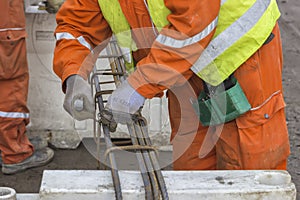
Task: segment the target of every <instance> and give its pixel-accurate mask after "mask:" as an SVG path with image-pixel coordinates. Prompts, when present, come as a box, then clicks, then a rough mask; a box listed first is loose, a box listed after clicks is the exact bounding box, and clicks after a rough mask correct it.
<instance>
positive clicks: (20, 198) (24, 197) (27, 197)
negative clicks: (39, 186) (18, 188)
mask: <svg viewBox="0 0 300 200" xmlns="http://www.w3.org/2000/svg"><path fill="white" fill-rule="evenodd" d="M17 200H40V195H39V194H35V193H32V194H31V193H26V194H17Z"/></svg>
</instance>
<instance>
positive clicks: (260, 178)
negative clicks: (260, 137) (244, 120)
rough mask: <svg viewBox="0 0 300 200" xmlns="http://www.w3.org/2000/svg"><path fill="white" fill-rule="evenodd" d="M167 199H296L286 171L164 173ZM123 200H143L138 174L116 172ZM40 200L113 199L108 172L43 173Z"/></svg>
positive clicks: (68, 171)
mask: <svg viewBox="0 0 300 200" xmlns="http://www.w3.org/2000/svg"><path fill="white" fill-rule="evenodd" d="M162 173H163V176H164V179H165V182H166V186H167V190H168V195H169V198H170V200H177V199H178V200H181V199H185V200H194V199H199V200H232V199H239V200H246V199H247V200H254V199H263V200H295V199H296V189H295V185H294V184H293V183H292V182H291V177H290V175H289V174H288V173H287V172H286V171H255V170H250V171H246V170H243V171H163V172H162ZM119 176H120V182H121V188H122V195H123V199H124V200H126V199H127V200H140V199H144V198H145V194H144V189H143V181H142V178H141V176H140V173H139V172H138V171H119ZM39 194H40V200H73V199H76V200H85V199H99V200H102V199H103V200H109V199H115V192H114V188H113V183H112V178H111V173H110V171H89V170H76V171H70V170H67V171H66V170H62V171H53V170H50V171H49V170H46V171H44V174H43V180H42V183H41V189H40V193H39Z"/></svg>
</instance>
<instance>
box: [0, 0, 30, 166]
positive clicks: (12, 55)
mask: <svg viewBox="0 0 300 200" xmlns="http://www.w3.org/2000/svg"><path fill="white" fill-rule="evenodd" d="M0 19H1V20H0V150H1V154H2V159H3V162H4V163H6V164H14V163H18V162H21V161H23V160H24V159H26V158H27V157H29V156H30V155H31V154H32V153H33V146H32V145H31V143H30V142H29V140H28V138H27V136H26V135H25V132H26V125H27V124H28V123H29V110H28V108H27V106H26V104H27V103H26V101H27V93H28V78H29V76H28V66H27V57H26V43H25V38H26V32H25V13H24V5H23V0H10V1H0Z"/></svg>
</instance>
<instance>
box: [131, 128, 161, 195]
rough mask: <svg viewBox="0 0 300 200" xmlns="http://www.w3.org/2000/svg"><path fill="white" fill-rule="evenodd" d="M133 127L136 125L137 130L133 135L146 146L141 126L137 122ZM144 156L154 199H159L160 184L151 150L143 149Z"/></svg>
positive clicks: (140, 143)
mask: <svg viewBox="0 0 300 200" xmlns="http://www.w3.org/2000/svg"><path fill="white" fill-rule="evenodd" d="M133 127H134V130H135V131H133V133H135V134H134V135H133V137H134V138H137V142H138V144H139V145H142V146H145V145H146V144H145V141H144V138H143V134H142V133H141V131H142V130H141V127H140V126H139V125H138V124H136V123H134V124H133ZM142 156H143V158H144V161H145V165H146V167H147V172H148V175H149V178H150V180H151V186H152V192H153V199H159V186H158V184H157V179H156V176H155V173H154V169H153V166H152V162H151V160H150V157H149V152H148V151H142Z"/></svg>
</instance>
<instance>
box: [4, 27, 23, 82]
mask: <svg viewBox="0 0 300 200" xmlns="http://www.w3.org/2000/svg"><path fill="white" fill-rule="evenodd" d="M25 37H26V32H25V31H5V32H3V33H0V43H1V45H0V54H1V56H0V79H10V78H14V77H16V76H18V75H20V74H18V71H20V69H24V68H25V69H27V57H26V44H25Z"/></svg>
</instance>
